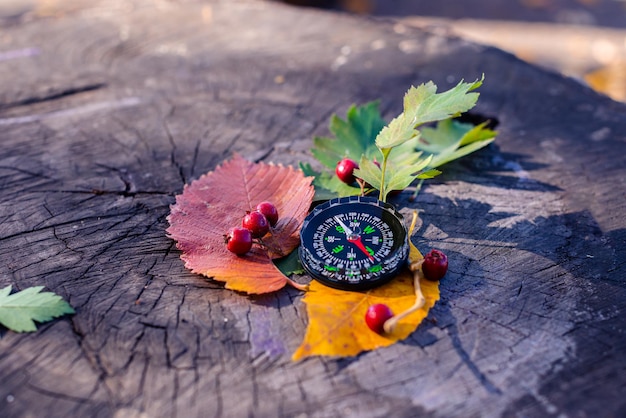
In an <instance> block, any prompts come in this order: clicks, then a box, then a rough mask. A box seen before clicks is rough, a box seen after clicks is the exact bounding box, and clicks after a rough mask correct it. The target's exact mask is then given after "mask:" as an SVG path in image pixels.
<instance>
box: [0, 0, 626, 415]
mask: <svg viewBox="0 0 626 418" xmlns="http://www.w3.org/2000/svg"><path fill="white" fill-rule="evenodd" d="M25 4H26V5H25V6H24V7H23V8H22V9H20V10H18V11H17V12H15V13H13V14H10V15H9V14H7V15H4V16H3V17H2V19H1V20H0V25H1V26H2V35H0V83H1V86H0V142H1V147H0V195H1V199H0V219H1V221H2V222H1V223H0V260H2V262H1V263H0V288H2V287H5V286H7V285H12V286H13V287H14V290H18V289H23V288H26V287H29V286H35V285H45V286H46V288H47V289H49V290H51V291H53V292H55V293H58V294H60V295H61V296H63V297H64V298H65V299H66V300H67V301H68V302H69V303H70V304H71V305H72V306H73V307H74V308H75V309H76V314H75V315H72V316H67V317H63V318H60V319H57V320H54V321H52V322H50V323H46V324H42V325H40V327H39V330H38V332H36V333H31V334H17V333H14V332H11V331H7V330H3V331H2V333H1V334H2V335H1V339H0V382H1V383H0V411H2V415H3V416H5V417H31V416H46V417H69V416H77V417H78V416H80V417H83V416H84V417H175V416H180V417H210V416H216V417H219V416H226V417H248V416H260V417H264V416H268V417H269V416H311V417H331V416H332V417H334V416H367V417H389V416H435V417H451V416H459V417H473V416H476V417H477V416H576V417H578V416H595V415H597V416H623V415H624V414H626V400H625V398H624V396H623V393H624V390H625V389H626V335H625V334H624V329H625V327H626V320H624V308H625V305H626V302H625V301H626V283H625V272H626V267H625V261H626V245H625V244H626V220H625V217H624V213H626V183H625V182H624V179H625V178H626V164H625V160H624V155H625V154H626V136H625V132H626V106H625V105H624V104H619V103H616V102H613V101H611V100H609V99H607V98H605V97H602V96H600V95H598V94H596V93H594V92H593V91H592V90H590V89H588V88H586V87H584V86H583V85H581V84H580V83H579V82H577V81H575V80H572V79H566V78H563V77H561V76H560V75H557V74H552V73H548V72H546V71H543V70H541V69H539V68H536V67H533V66H531V65H528V64H526V63H524V62H522V61H520V60H518V59H516V58H515V57H514V56H512V55H509V54H507V53H505V52H502V51H500V50H497V49H494V48H489V47H484V46H480V45H476V44H472V43H469V42H467V41H465V40H463V39H458V38H455V37H453V36H451V35H449V34H446V33H440V32H438V33H429V32H425V31H422V30H418V29H415V28H409V27H406V26H403V25H400V24H396V23H394V22H393V21H388V20H385V21H381V20H375V19H370V18H365V17H352V16H348V15H344V14H339V13H333V12H322V11H316V10H309V9H306V10H303V9H297V8H291V7H289V6H285V5H281V4H278V3H266V2H258V1H238V2H218V1H214V2H206V1H205V2H199V1H186V2H151V1H142V0H134V1H123V2H104V1H101V2H71V3H69V4H66V3H65V2H58V4H57V3H55V2H42V3H35V2H32V3H25ZM483 73H484V74H485V84H484V86H483V87H482V88H481V89H480V92H481V97H480V100H479V104H478V106H477V107H476V113H477V115H478V116H479V117H482V118H488V119H492V120H494V121H497V122H498V123H499V125H498V131H499V136H498V138H497V140H496V142H495V143H494V144H493V145H491V146H489V147H488V148H486V149H483V150H481V151H480V152H478V153H476V154H473V155H471V156H469V157H466V158H464V159H462V160H459V161H457V162H454V163H451V164H448V165H446V166H444V167H443V171H444V174H443V175H442V176H441V177H439V178H437V179H436V180H432V181H430V182H429V183H428V185H427V186H426V187H425V188H424V189H423V190H422V192H421V193H420V195H419V197H418V199H417V200H416V201H415V202H411V201H410V199H409V197H410V193H404V194H402V195H400V196H399V197H398V198H397V199H396V201H395V203H396V204H397V205H398V206H399V207H400V208H403V210H411V209H419V210H420V211H422V212H421V224H420V225H419V229H418V231H417V233H416V234H415V236H414V237H413V240H414V242H415V244H416V245H417V246H418V248H420V249H423V250H425V249H428V248H439V249H442V250H444V251H446V252H447V254H448V256H449V258H450V270H449V272H448V275H447V276H446V278H445V279H444V280H443V281H442V283H441V300H440V301H439V302H438V303H437V305H436V306H435V308H434V309H432V310H431V312H430V315H429V317H428V318H427V320H426V321H425V322H424V323H422V324H421V325H420V327H419V328H418V329H417V331H415V332H414V333H413V335H412V336H411V337H410V338H409V339H407V340H405V341H404V342H402V343H398V344H395V345H393V346H391V347H388V348H384V349H380V350H376V351H373V352H368V353H364V354H362V355H359V356H358V357H355V358H344V359H334V358H310V359H307V360H304V361H301V362H292V361H291V360H290V355H291V353H292V352H293V351H294V350H295V349H296V347H297V346H298V345H299V343H300V341H301V339H302V337H303V335H304V331H305V328H306V323H307V318H306V312H305V309H304V306H303V305H302V303H301V297H302V294H301V293H300V292H299V291H296V290H293V289H283V290H282V291H280V292H277V293H275V294H271V295H266V296H259V297H248V296H245V295H241V294H237V293H234V292H231V291H228V290H225V289H224V288H223V286H222V285H220V284H219V283H217V282H214V281H212V280H209V279H207V278H204V277H201V276H197V275H194V274H191V273H190V272H189V271H187V270H186V269H185V268H184V266H183V263H182V261H181V260H180V258H179V255H180V253H179V251H178V250H176V248H175V244H174V242H173V241H172V240H170V239H169V238H168V237H167V236H166V234H165V229H166V228H167V226H168V224H167V221H166V217H167V215H168V213H169V207H170V205H171V204H172V203H173V202H174V196H175V195H176V194H179V193H181V191H182V189H183V186H184V185H185V184H187V183H189V182H190V181H192V180H193V179H195V178H198V177H199V176H200V175H202V174H204V173H206V172H208V171H210V170H212V169H214V168H215V167H216V166H217V164H219V163H220V162H221V161H223V160H224V159H227V158H229V157H230V156H231V155H232V154H233V153H235V152H237V153H239V154H241V155H243V156H244V157H246V158H249V159H251V160H255V161H259V160H263V161H272V162H276V163H283V164H290V165H296V164H297V163H298V161H310V159H311V157H310V154H309V153H308V149H309V148H310V147H311V145H312V142H311V139H312V137H313V136H314V135H326V134H327V123H328V119H329V116H330V115H331V114H332V113H339V114H344V112H345V111H346V109H347V108H348V106H350V105H351V104H353V103H356V104H363V103H365V102H368V101H371V100H377V99H378V100H380V105H381V109H382V110H383V111H384V114H385V116H386V117H387V118H388V119H389V118H391V117H393V116H395V115H397V114H398V113H399V112H400V111H401V109H402V100H401V99H402V95H403V94H404V92H405V91H406V90H407V89H408V88H409V87H410V86H411V85H412V84H413V85H417V84H419V83H422V82H426V81H428V80H433V81H434V82H435V83H437V85H439V87H440V89H441V90H447V89H448V88H450V87H451V86H453V85H455V84H456V83H457V82H458V81H460V80H461V79H465V80H467V81H471V80H474V79H476V78H480V77H481V75H482V74H483Z"/></svg>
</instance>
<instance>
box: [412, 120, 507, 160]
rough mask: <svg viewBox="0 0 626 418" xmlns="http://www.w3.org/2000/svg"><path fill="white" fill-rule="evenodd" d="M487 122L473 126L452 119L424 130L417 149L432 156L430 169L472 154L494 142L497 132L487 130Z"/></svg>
mask: <svg viewBox="0 0 626 418" xmlns="http://www.w3.org/2000/svg"><path fill="white" fill-rule="evenodd" d="M486 125H487V122H485V123H482V124H480V125H476V126H474V125H472V124H467V123H461V122H457V121H454V120H451V119H448V120H444V121H441V122H439V123H438V124H437V126H436V127H434V128H423V129H422V137H421V139H420V141H419V143H418V144H417V146H416V147H417V149H419V150H421V151H424V152H425V153H427V154H430V155H432V157H433V159H432V162H431V163H430V164H429V167H430V168H435V167H439V166H441V165H443V164H445V163H448V162H450V161H453V160H456V159H457V158H461V157H463V156H465V155H467V154H470V153H472V152H474V151H476V150H478V149H480V148H482V147H484V146H486V145H488V144H490V143H491V142H493V141H494V139H495V136H496V132H495V131H492V130H491V129H487V128H486Z"/></svg>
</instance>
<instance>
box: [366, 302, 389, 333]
mask: <svg viewBox="0 0 626 418" xmlns="http://www.w3.org/2000/svg"><path fill="white" fill-rule="evenodd" d="M391 317H393V312H392V311H391V309H390V308H389V306H387V305H385V304H384V303H377V304H375V305H371V306H370V307H369V308H367V312H366V313H365V323H366V324H367V326H368V327H369V328H370V329H371V330H372V331H374V332H376V333H378V334H382V333H384V332H385V330H384V329H383V325H385V321H387V320H388V319H389V318H391Z"/></svg>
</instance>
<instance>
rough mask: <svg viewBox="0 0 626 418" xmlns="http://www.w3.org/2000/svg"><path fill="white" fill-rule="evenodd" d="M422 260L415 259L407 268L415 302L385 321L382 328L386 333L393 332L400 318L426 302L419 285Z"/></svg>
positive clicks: (421, 274)
mask: <svg viewBox="0 0 626 418" xmlns="http://www.w3.org/2000/svg"><path fill="white" fill-rule="evenodd" d="M423 262H424V260H423V259H422V260H418V261H415V262H413V263H411V264H410V265H409V270H411V271H412V272H413V284H414V286H415V303H414V304H413V306H411V307H410V308H409V309H407V310H406V311H404V312H401V313H399V314H397V315H394V316H393V317H391V318H389V319H388V320H386V321H385V324H384V325H383V329H384V330H385V332H386V333H387V334H391V333H392V332H393V330H394V329H395V327H396V325H398V322H400V320H402V319H403V318H405V317H407V316H409V315H410V314H412V313H413V312H415V311H417V310H419V309H421V308H422V307H423V306H424V305H425V304H426V298H424V295H423V294H422V288H421V286H420V280H421V279H422V278H423V277H424V273H423V272H422V263H423Z"/></svg>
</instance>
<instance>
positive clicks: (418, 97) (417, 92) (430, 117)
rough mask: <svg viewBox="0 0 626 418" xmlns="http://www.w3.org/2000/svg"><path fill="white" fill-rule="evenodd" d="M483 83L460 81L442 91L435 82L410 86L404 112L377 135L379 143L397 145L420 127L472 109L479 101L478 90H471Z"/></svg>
mask: <svg viewBox="0 0 626 418" xmlns="http://www.w3.org/2000/svg"><path fill="white" fill-rule="evenodd" d="M481 85H482V79H481V80H476V81H474V82H473V83H465V82H463V81H461V82H460V83H459V84H457V85H456V86H455V87H453V88H451V89H450V90H448V91H445V92H443V93H439V94H437V86H436V85H435V84H434V83H433V82H432V81H429V82H428V83H426V84H421V85H419V86H418V87H411V88H410V89H409V91H407V92H406V94H405V95H404V111H403V112H402V113H401V114H400V115H399V116H398V117H396V118H395V119H394V120H392V121H391V122H390V123H389V125H388V126H386V127H385V128H384V129H383V130H382V131H380V134H378V136H377V137H376V145H377V146H378V147H379V148H381V149H385V148H393V147H396V146H398V145H400V144H402V143H404V142H406V141H408V140H410V139H411V138H412V137H413V136H415V135H416V131H415V129H416V128H417V127H418V126H420V125H422V124H424V123H428V122H435V121H439V120H444V119H448V118H451V117H453V116H456V115H459V114H461V113H463V112H466V111H468V110H470V109H471V108H472V107H474V105H475V104H476V101H477V100H478V93H469V92H470V91H472V90H475V89H477V88H478V87H480V86H481Z"/></svg>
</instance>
